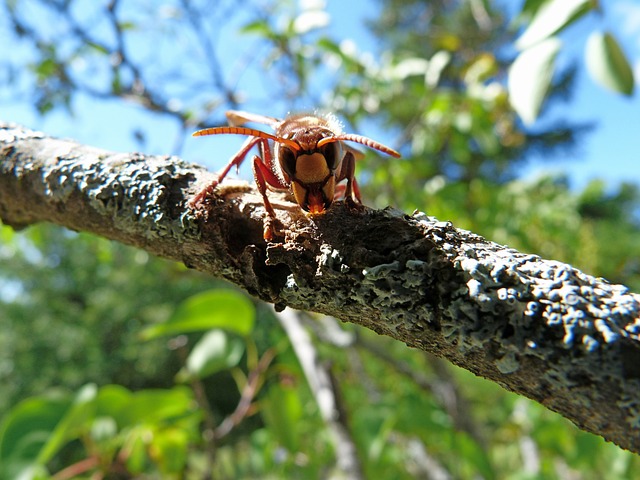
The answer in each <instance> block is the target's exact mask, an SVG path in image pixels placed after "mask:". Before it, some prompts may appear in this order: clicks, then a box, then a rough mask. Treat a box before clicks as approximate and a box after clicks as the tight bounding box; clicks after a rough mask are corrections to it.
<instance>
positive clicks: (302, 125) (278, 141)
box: [191, 110, 400, 241]
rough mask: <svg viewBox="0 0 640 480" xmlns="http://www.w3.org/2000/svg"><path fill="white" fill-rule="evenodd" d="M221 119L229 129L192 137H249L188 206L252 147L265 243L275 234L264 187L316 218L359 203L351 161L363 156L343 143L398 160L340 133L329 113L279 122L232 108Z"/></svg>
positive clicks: (369, 143)
mask: <svg viewBox="0 0 640 480" xmlns="http://www.w3.org/2000/svg"><path fill="white" fill-rule="evenodd" d="M226 115H227V119H228V121H229V126H227V127H213V128H205V129H204V130H199V131H197V132H195V133H194V134H193V136H196V137H200V136H204V135H221V134H232V135H247V136H248V137H249V138H248V139H247V140H246V141H245V143H244V144H243V145H242V147H241V148H240V150H239V151H238V153H236V154H235V155H234V156H233V157H232V158H231V160H230V161H229V163H228V164H227V166H226V167H225V168H224V169H223V170H222V171H221V172H220V173H219V174H218V178H217V179H216V180H214V181H213V182H212V183H210V184H209V185H208V186H207V187H206V188H204V189H203V190H202V191H201V192H200V193H199V194H198V195H196V196H195V197H194V199H193V200H192V202H191V205H192V207H197V206H198V205H201V204H202V203H203V202H204V201H205V199H206V198H207V196H209V195H210V194H211V193H212V192H213V190H214V189H215V188H216V187H217V185H218V184H219V183H220V182H221V181H222V180H223V179H224V177H225V176H226V175H227V174H228V173H229V171H230V170H231V169H232V168H233V167H234V166H235V167H236V169H237V168H239V166H240V164H241V163H242V162H243V161H244V159H245V157H246V156H247V155H248V153H249V151H250V150H251V149H252V148H253V147H255V146H257V147H258V149H259V153H260V155H255V156H254V157H253V175H254V177H255V181H256V185H257V187H258V191H259V192H260V194H261V195H262V198H263V201H264V207H265V210H266V211H267V217H266V218H265V223H264V238H265V240H268V241H271V240H272V239H273V237H274V234H275V231H274V222H275V219H276V215H275V212H274V210H273V207H272V206H271V203H270V202H269V198H268V197H267V188H270V189H272V190H288V191H289V192H290V193H292V194H293V197H294V198H295V201H296V203H297V204H298V205H299V206H300V208H302V210H304V211H305V212H306V213H307V214H308V215H318V214H321V213H323V212H325V211H326V209H328V208H329V207H330V206H331V204H332V203H333V201H334V200H335V199H338V198H340V197H344V199H345V201H346V202H348V203H350V204H352V205H354V204H356V203H359V204H361V203H362V200H361V198H360V191H359V189H358V183H357V182H356V179H355V176H354V171H355V162H356V159H357V158H360V157H362V156H363V154H362V152H360V151H358V150H356V149H354V148H353V147H351V146H350V145H348V144H347V143H346V142H353V143H359V144H361V145H365V146H367V147H369V148H372V149H375V150H378V151H380V152H383V153H386V154H388V155H391V156H392V157H396V158H398V157H400V154H399V153H398V152H396V151H395V150H393V149H392V148H389V147H386V146H385V145H382V144H381V143H378V142H376V141H374V140H371V139H369V138H367V137H363V136H360V135H355V134H352V133H343V132H342V128H341V125H340V123H339V122H338V120H337V119H336V117H335V116H333V115H331V114H328V115H314V114H294V115H289V116H288V117H286V118H285V119H284V120H279V119H277V118H273V117H267V116H263V115H259V114H253V113H248V112H241V111H233V110H230V111H228V112H227V113H226ZM246 123H260V124H264V125H267V126H269V127H271V128H272V129H273V130H274V133H273V134H270V133H267V132H263V131H261V130H257V129H254V128H247V127H243V126H242V125H244V124H246ZM343 180H346V185H338V183H340V182H342V181H343Z"/></svg>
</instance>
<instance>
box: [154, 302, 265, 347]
mask: <svg viewBox="0 0 640 480" xmlns="http://www.w3.org/2000/svg"><path fill="white" fill-rule="evenodd" d="M254 322H255V308H254V306H253V303H251V301H250V300H249V299H248V298H247V297H246V296H244V295H242V294H240V293H238V292H234V291H233V290H211V291H207V292H203V293H200V294H198V295H194V296H192V297H190V298H188V299H187V300H185V301H184V302H182V303H181V304H180V305H179V306H178V308H177V309H176V311H175V313H174V314H173V315H172V316H171V318H170V319H169V321H168V322H166V323H162V324H159V325H154V326H153V327H150V328H147V329H146V330H144V331H143V332H142V338H143V339H144V340H149V339H152V338H157V337H160V336H164V335H179V334H183V333H188V332H198V331H203V330H211V329H214V328H221V329H223V330H227V331H230V332H233V333H237V334H239V335H248V334H249V333H251V331H252V330H253V324H254Z"/></svg>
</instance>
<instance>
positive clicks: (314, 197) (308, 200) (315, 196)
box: [291, 175, 335, 215]
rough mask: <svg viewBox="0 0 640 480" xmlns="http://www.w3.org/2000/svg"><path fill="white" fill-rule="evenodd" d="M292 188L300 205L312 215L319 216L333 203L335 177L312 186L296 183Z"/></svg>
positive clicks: (330, 176) (292, 184)
mask: <svg viewBox="0 0 640 480" xmlns="http://www.w3.org/2000/svg"><path fill="white" fill-rule="evenodd" d="M291 187H292V188H291V189H292V190H293V195H294V197H295V199H296V202H297V203H298V205H300V207H301V208H302V209H303V210H304V211H305V212H308V213H310V214H311V215H319V214H322V213H324V212H325V210H326V209H327V208H329V206H330V205H331V203H332V202H333V196H334V194H335V177H334V176H333V175H329V176H328V177H327V178H325V179H324V180H323V181H322V182H317V183H312V184H304V183H301V182H299V181H294V182H292V183H291Z"/></svg>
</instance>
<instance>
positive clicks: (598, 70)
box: [585, 32, 635, 95]
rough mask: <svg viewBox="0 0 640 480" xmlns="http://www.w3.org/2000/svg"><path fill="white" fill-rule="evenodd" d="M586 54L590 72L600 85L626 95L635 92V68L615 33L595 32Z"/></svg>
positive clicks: (590, 37)
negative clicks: (614, 35)
mask: <svg viewBox="0 0 640 480" xmlns="http://www.w3.org/2000/svg"><path fill="white" fill-rule="evenodd" d="M585 54H586V61H587V68H588V69H589V73H591V76H592V77H593V78H594V79H595V80H596V81H597V82H598V83H599V84H600V85H602V86H603V87H605V88H608V89H609V90H612V91H614V92H616V93H622V94H624V95H631V94H632V93H633V89H634V85H635V81H634V79H633V70H632V69H631V65H630V64H629V61H628V60H627V57H626V55H625V54H624V52H623V51H622V48H621V47H620V44H619V43H618V42H617V41H616V39H615V38H614V37H613V35H611V34H610V33H608V32H606V33H601V32H593V33H592V34H591V35H590V36H589V40H588V41H587V45H586V50H585Z"/></svg>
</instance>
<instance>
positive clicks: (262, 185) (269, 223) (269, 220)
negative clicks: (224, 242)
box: [253, 155, 286, 242]
mask: <svg viewBox="0 0 640 480" xmlns="http://www.w3.org/2000/svg"><path fill="white" fill-rule="evenodd" d="M253 176H254V177H255V179H256V186H257V187H258V191H259V192H260V194H261V195H262V200H263V201H264V208H265V210H266V211H267V216H266V218H265V219H264V231H263V237H264V239H265V240H267V241H269V242H270V241H271V240H273V237H274V235H275V227H274V223H275V221H276V212H274V210H273V207H272V206H271V202H270V201H269V198H268V197H267V185H271V186H272V187H275V188H286V186H284V185H282V183H281V182H280V179H278V177H276V176H275V175H274V173H273V172H272V171H271V169H269V167H268V166H267V165H266V164H265V163H264V162H263V161H262V159H261V158H260V157H259V156H257V155H255V156H254V157H253Z"/></svg>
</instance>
